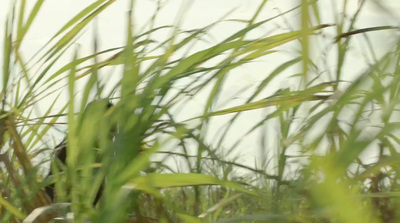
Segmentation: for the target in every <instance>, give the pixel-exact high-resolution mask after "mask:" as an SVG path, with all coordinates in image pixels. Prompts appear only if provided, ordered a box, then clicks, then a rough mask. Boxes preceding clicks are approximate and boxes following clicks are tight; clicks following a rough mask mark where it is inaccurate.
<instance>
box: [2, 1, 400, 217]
mask: <svg viewBox="0 0 400 223" xmlns="http://www.w3.org/2000/svg"><path fill="white" fill-rule="evenodd" d="M114 2H115V1H111V0H108V1H107V0H99V1H95V2H94V3H92V4H90V5H89V6H87V7H86V8H84V9H82V10H81V12H80V13H78V14H77V15H76V16H75V17H73V18H72V19H71V20H70V21H69V22H67V23H66V24H65V25H64V26H60V27H61V28H60V30H59V31H58V32H57V33H56V34H55V35H54V36H52V37H50V38H49V42H48V43H47V44H46V46H44V47H43V49H42V50H41V51H39V52H38V54H37V56H36V57H34V58H33V59H32V60H30V62H29V63H28V62H27V61H25V59H24V58H23V57H22V55H21V52H22V51H21V48H20V47H21V46H23V44H22V43H23V41H24V37H25V35H26V33H27V32H28V31H29V29H30V27H31V25H32V23H33V22H34V20H35V18H36V17H37V16H38V15H39V14H40V8H41V7H42V5H43V4H45V1H40V0H38V1H36V3H35V5H34V7H33V9H32V10H31V11H27V10H26V9H25V5H26V1H24V0H20V1H13V2H12V6H13V7H12V8H11V9H10V11H9V15H8V16H7V22H6V26H5V30H4V43H3V62H2V76H3V79H2V80H3V81H2V83H3V85H2V86H3V87H2V91H1V95H0V96H1V99H2V113H1V116H0V145H1V150H0V151H1V156H0V162H1V163H2V165H1V166H0V167H1V168H2V170H3V171H2V174H1V175H0V177H1V178H0V193H1V195H2V198H1V199H0V221H1V222H21V221H22V220H23V219H25V221H26V222H30V220H31V219H33V218H36V220H38V221H39V222H47V221H49V220H50V219H52V218H55V217H58V218H59V219H64V220H62V221H64V222H67V221H68V218H69V219H70V220H71V218H72V219H73V221H74V222H85V221H86V220H90V221H92V222H127V221H128V220H130V221H133V222H351V223H357V222H360V223H361V222H362V223H364V222H397V221H398V219H399V218H400V217H399V216H397V214H396V213H397V212H398V211H397V210H398V209H399V206H398V204H399V202H398V199H397V197H398V181H399V179H398V178H397V177H398V173H397V170H398V161H397V158H398V156H399V154H398V151H399V148H398V147H399V145H398V144H399V142H400V139H399V138H398V132H397V131H396V130H397V128H398V120H397V116H398V112H397V107H398V103H399V100H398V98H399V97H398V94H399V90H398V89H399V86H398V83H400V82H399V80H398V79H399V76H400V75H398V71H399V69H398V65H399V60H400V59H399V47H398V44H395V46H394V47H393V49H391V51H389V52H387V53H385V54H384V55H383V56H382V57H381V58H378V57H377V56H375V58H376V59H375V60H374V61H372V62H371V63H370V64H369V66H368V67H367V68H366V69H365V70H364V71H363V73H362V74H361V75H359V76H358V77H357V78H355V80H354V81H353V82H352V83H350V84H348V83H346V82H344V81H343V80H344V79H346V77H345V75H346V74H344V65H345V64H346V63H351V61H347V60H346V58H349V57H348V54H349V53H350V52H351V47H352V44H353V43H354V41H353V39H354V38H355V37H356V36H360V35H364V37H365V39H364V40H365V41H366V42H367V43H368V44H370V41H369V39H368V33H369V32H374V31H379V32H393V30H395V29H397V27H393V26H379V27H361V28H360V27H356V24H357V21H358V20H359V19H360V12H361V11H362V10H363V7H364V5H365V1H360V4H359V5H358V8H357V10H355V11H354V12H352V13H350V12H347V11H346V9H347V7H346V4H349V3H348V2H347V1H344V2H343V3H341V4H342V6H343V9H342V10H338V11H334V13H333V15H334V16H335V24H324V23H322V22H321V20H322V19H321V15H320V14H321V13H322V12H321V11H320V10H321V9H320V8H319V7H320V4H319V2H318V1H309V0H302V1H301V2H299V4H298V6H297V7H294V8H293V9H291V10H289V11H286V12H283V13H281V14H280V15H279V16H275V17H271V18H267V19H266V18H261V15H262V14H261V12H262V11H263V9H264V8H265V7H268V4H269V2H268V1H265V0H264V1H262V2H260V5H259V8H258V10H257V11H256V12H255V13H254V15H253V17H252V18H251V19H249V20H248V21H245V24H246V26H245V27H244V28H241V29H238V30H237V32H236V33H234V34H233V35H231V36H229V37H227V38H226V39H225V40H223V41H221V42H218V43H216V44H214V45H212V46H209V47H207V48H204V49H202V50H198V51H196V52H191V51H188V53H187V54H184V55H182V53H181V51H183V50H187V49H188V48H190V46H191V45H192V44H193V43H196V42H197V41H200V40H202V38H204V34H207V33H208V32H209V30H210V29H211V28H212V27H213V26H214V25H216V24H218V22H219V21H217V22H216V23H215V24H211V25H210V26H207V27H205V28H203V29H198V30H194V31H192V32H183V31H182V30H180V27H178V26H173V25H171V26H163V27H156V26H155V25H154V21H155V18H156V17H157V15H158V14H157V11H156V14H155V15H154V17H152V19H153V20H152V21H151V22H150V24H152V26H150V27H149V28H148V29H147V30H145V31H141V32H139V33H138V31H137V29H136V28H135V26H134V23H133V22H132V20H133V19H132V14H134V13H135V10H138V9H136V8H135V1H131V3H130V6H129V15H128V17H127V26H126V31H127V32H126V43H125V44H124V46H122V47H118V48H112V49H108V50H104V51H99V50H98V45H97V44H98V39H97V37H96V38H94V39H93V53H92V54H91V55H86V56H82V55H80V52H79V47H78V46H76V44H74V43H75V41H76V40H77V39H78V38H79V36H80V35H81V33H82V31H83V30H84V29H85V28H86V27H87V26H88V25H89V24H92V22H93V20H94V19H95V18H96V16H97V15H99V14H100V13H101V12H103V11H104V10H106V9H107V7H109V6H110V5H112V4H113V3H114ZM38 13H39V14H38ZM296 13H297V15H298V19H299V24H298V27H299V29H294V30H292V29H286V30H285V31H282V32H280V33H279V34H275V35H268V36H264V37H261V38H256V39H252V38H250V37H249V33H250V32H251V31H254V30H257V29H260V27H262V26H263V25H265V24H269V23H271V22H273V21H274V20H276V19H285V18H286V16H288V15H295V14H296ZM344 15H346V16H344ZM239 21H241V22H243V21H244V20H239ZM163 29H167V30H170V31H171V32H170V33H171V35H170V36H167V37H166V38H165V41H161V42H159V40H153V39H152V38H151V36H152V35H155V34H156V33H157V32H158V31H160V30H163ZM326 29H329V30H330V31H334V32H335V36H333V37H332V38H330V37H326V35H325V30H326ZM327 38H328V41H326V39H327ZM287 43H298V44H299V46H300V48H301V50H300V53H299V54H297V55H293V58H291V59H290V60H288V61H287V62H283V63H282V64H280V65H278V66H277V68H276V69H275V70H273V71H272V72H271V73H264V74H263V75H264V76H263V79H262V80H261V81H260V83H259V84H258V85H257V86H255V88H254V89H255V90H254V92H253V93H252V95H250V96H249V97H248V98H247V99H246V102H245V103H244V104H242V105H239V106H235V107H230V108H226V109H221V110H215V109H214V108H215V105H216V104H217V102H218V98H219V96H220V94H223V91H222V89H223V88H224V87H225V85H226V79H228V77H229V74H230V72H231V71H232V70H234V69H236V68H238V67H241V66H243V65H245V64H247V63H249V62H252V61H255V60H258V59H261V58H263V57H264V56H266V55H271V54H272V55H274V54H276V55H277V56H279V53H280V52H277V51H276V50H277V49H279V47H280V46H282V45H285V44H287ZM317 43H319V44H322V45H323V47H322V50H321V49H320V48H317V47H315V46H316V45H317ZM369 46H372V45H369ZM318 50H320V52H318V53H320V54H321V55H322V56H320V57H317V58H315V57H314V56H313V55H314V53H315V51H318ZM325 50H328V51H334V53H333V55H334V56H324V54H327V52H326V51H325ZM369 51H370V52H372V54H373V53H374V52H375V49H374V48H373V47H371V48H370V49H369ZM67 52H73V55H74V56H73V58H72V59H71V61H70V62H68V63H66V64H65V65H61V66H60V65H56V64H58V63H59V61H60V60H61V59H62V58H64V57H63V55H65V54H66V53H67ZM103 55H109V57H108V58H107V59H103V58H104V57H103ZM110 55H111V56H110ZM221 58H222V59H221ZM64 59H65V58H64ZM327 61H329V62H330V63H331V61H334V64H335V66H334V68H333V69H332V68H331V67H329V66H326V64H328V63H327ZM330 63H329V64H330ZM31 64H34V65H35V66H34V69H35V70H33V68H32V66H31ZM210 64H213V65H210ZM298 64H300V65H301V67H302V68H301V69H300V70H301V71H300V73H299V74H293V76H292V78H293V79H295V80H298V85H297V87H296V88H295V89H291V88H286V87H289V86H285V88H284V89H281V90H279V91H277V92H276V93H274V94H272V95H269V97H266V98H264V99H261V100H257V98H259V96H260V95H261V94H262V93H263V92H265V91H266V89H268V88H269V87H271V85H272V83H273V80H274V79H278V78H281V77H283V76H284V75H287V72H289V71H290V70H289V69H290V68H293V67H294V66H296V65H298ZM115 66H122V67H123V70H122V71H121V72H122V75H120V76H119V77H121V79H120V80H117V81H116V82H117V85H116V86H114V87H111V88H110V87H109V86H108V84H110V83H105V82H103V81H102V79H101V77H100V75H99V74H100V73H101V72H102V71H103V69H104V68H107V67H115ZM84 78H86V80H87V81H86V82H85V85H84V88H83V89H81V88H80V87H79V86H81V82H82V79H84ZM63 83H64V84H65V83H68V84H67V85H66V86H65V87H64V88H62V87H60V88H59V89H58V90H57V89H56V90H54V88H58V86H63ZM182 84H184V85H185V86H184V87H180V88H179V87H177V85H182ZM65 88H66V89H67V91H68V92H69V93H68V97H69V101H68V102H66V103H65V105H63V107H62V108H61V109H59V110H58V111H54V110H55V108H54V107H55V102H54V103H52V104H49V105H47V108H46V109H45V110H44V114H43V116H42V117H39V118H37V115H36V111H35V110H36V108H37V106H38V103H40V101H41V100H43V99H46V98H48V97H51V96H52V95H53V94H54V92H56V93H60V92H61V91H62V90H63V89H65ZM104 89H112V90H110V91H108V92H106V90H104ZM207 89H211V90H210V92H209V97H208V98H207V100H206V103H205V106H204V107H203V108H202V111H203V112H202V114H201V115H200V116H196V115H193V117H192V118H190V119H189V120H191V121H193V120H195V121H198V120H199V121H200V122H198V123H197V125H194V124H191V125H189V124H188V123H189V120H187V121H181V122H178V121H177V120H176V117H175V114H174V113H173V111H174V110H176V109H177V108H179V106H182V104H183V105H184V104H185V102H186V100H187V99H188V98H190V97H194V96H196V95H198V94H199V93H201V92H203V91H206V90H207ZM53 91H54V92H53ZM113 95H114V96H115V95H117V96H116V97H114V98H112V99H111V96H113ZM58 97H59V96H58ZM104 98H107V99H106V100H103V99H104ZM108 99H110V100H112V102H113V103H114V104H115V106H114V107H112V108H111V109H109V110H107V111H105V110H104V109H102V108H103V107H104V104H105V103H108ZM92 101H93V102H92ZM256 109H268V111H269V112H268V113H267V115H265V117H264V118H262V120H260V121H259V122H257V123H256V124H255V125H254V126H253V127H252V128H250V130H248V132H245V133H244V137H246V136H247V135H250V134H251V133H254V132H261V133H263V134H261V137H260V141H261V142H262V143H260V145H259V146H258V145H256V143H254V146H258V147H260V150H261V152H260V154H259V157H258V158H260V159H258V160H262V162H261V164H260V165H259V164H258V163H256V164H255V165H254V166H255V167H254V166H253V167H252V166H250V165H247V164H241V163H239V162H238V161H232V157H226V156H224V155H221V154H227V153H229V152H230V151H234V149H235V148H238V145H239V144H240V141H241V140H242V138H229V135H228V132H229V130H231V129H233V128H235V124H236V123H237V120H238V117H239V115H242V116H245V115H246V114H248V113H247V111H250V110H256ZM41 112H43V109H41ZM227 114H233V116H232V117H231V119H230V120H229V121H228V124H227V125H226V126H225V129H223V131H221V137H220V139H216V141H217V143H211V144H210V143H209V142H208V141H207V140H206V137H207V133H208V129H211V128H213V125H212V121H211V118H213V119H214V118H215V119H217V118H219V117H220V116H223V115H227ZM64 116H67V118H68V122H67V126H68V131H67V133H66V134H67V152H68V155H67V165H66V167H62V168H57V165H53V167H52V168H53V170H54V171H53V172H54V173H56V174H54V175H53V176H52V177H50V178H46V179H43V176H42V174H41V173H40V171H38V170H39V168H40V164H35V162H33V160H35V157H36V156H38V155H41V154H43V153H44V152H46V151H45V150H43V149H39V148H43V146H44V145H47V144H50V143H48V142H46V139H48V135H51V130H53V129H54V127H57V126H58V124H59V123H58V122H59V120H60V117H64ZM270 131H273V132H275V133H276V134H273V135H274V137H276V140H275V141H276V145H272V143H270V144H268V143H266V142H265V141H266V139H265V138H267V135H269V134H270ZM227 138H229V140H232V141H233V142H234V143H232V145H233V146H232V147H230V148H225V147H224V145H223V141H224V140H227ZM171 145H173V146H174V147H175V148H176V149H174V150H173V151H170V152H167V151H166V150H165V149H166V148H170V147H171ZM215 145H217V146H215ZM194 147H195V148H196V150H195V154H192V153H190V152H189V148H191V149H192V148H194ZM223 147H224V148H223ZM221 150H223V151H224V150H225V151H226V152H225V153H224V152H222V153H221V152H220V151H221ZM293 150H296V151H297V153H296V154H294V155H293V152H292V151H293ZM268 153H270V154H271V153H272V154H273V155H272V157H271V156H267V155H266V154H268ZM368 153H375V154H378V155H377V156H376V157H375V158H376V159H375V161H374V162H369V163H366V160H365V159H363V155H365V154H368ZM156 154H158V155H159V154H161V155H164V156H166V157H168V158H177V159H181V160H184V161H185V162H186V165H187V167H186V169H184V170H182V172H176V171H175V168H173V167H172V166H169V165H170V164H169V163H168V162H155V161H153V162H152V161H151V160H152V159H151V157H152V156H153V155H156ZM293 160H297V161H298V163H296V164H295V169H293V168H292V166H293V165H292V163H293V162H294V161H293ZM260 166H261V168H260ZM291 168H292V169H291ZM237 170H244V171H245V173H246V174H240V173H241V172H238V171H237ZM51 183H55V192H56V194H57V199H56V201H55V202H54V203H52V202H51V201H50V199H49V198H48V197H47V195H46V194H45V193H44V190H43V188H44V187H45V186H46V185H48V184H51ZM102 184H105V189H104V192H103V196H102V198H101V200H100V202H99V204H98V205H96V206H93V205H92V204H93V201H94V199H95V196H96V194H97V191H98V189H99V188H100V186H101V185H102ZM44 206H46V208H45V209H43V208H40V207H44ZM46 211H47V212H46ZM45 212H46V213H45ZM50 212H51V213H50ZM71 214H73V216H72V215H71ZM71 216H72V217H71Z"/></svg>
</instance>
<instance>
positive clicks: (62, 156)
mask: <svg viewBox="0 0 400 223" xmlns="http://www.w3.org/2000/svg"><path fill="white" fill-rule="evenodd" d="M104 100H106V99H103V100H101V101H95V102H91V103H89V104H88V106H87V107H86V109H85V111H84V112H86V111H87V110H88V108H89V107H90V106H91V105H93V103H98V102H104ZM104 105H106V106H104ZM104 105H103V106H102V107H104V109H105V111H107V110H108V109H110V108H111V107H113V104H111V103H109V102H108V100H107V104H105V103H104ZM111 131H113V132H112V133H110V134H109V135H110V137H113V136H114V134H115V132H114V131H115V129H112V130H111ZM97 144H98V143H97ZM67 145H68V143H67V140H66V139H64V140H63V141H62V142H61V143H60V144H58V145H57V146H56V147H55V149H54V153H53V157H52V161H51V164H50V170H49V172H48V174H47V176H46V178H47V179H48V178H49V177H51V176H53V171H52V169H53V168H52V166H54V165H57V167H59V168H58V169H62V167H65V168H68V166H67V162H66V161H67ZM60 164H62V165H60ZM54 187H55V184H54V183H53V184H50V185H48V186H46V187H45V191H46V193H47V195H48V196H49V197H50V198H51V200H52V201H53V202H54V201H55V193H54ZM103 189H104V182H103V183H102V184H101V186H100V188H99V190H98V192H97V194H96V197H95V199H94V202H93V205H95V204H97V202H98V201H99V200H100V198H101V195H102V193H103Z"/></svg>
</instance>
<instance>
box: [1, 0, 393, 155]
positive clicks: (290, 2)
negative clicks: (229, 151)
mask: <svg viewBox="0 0 400 223" xmlns="http://www.w3.org/2000/svg"><path fill="white" fill-rule="evenodd" d="M10 2H11V0H2V5H3V6H2V7H0V30H4V23H5V18H6V14H7V11H8V10H9V7H8V6H7V5H9V3H10ZM35 2H36V1H33V0H30V1H27V3H28V8H30V7H32V5H33V4H34V3H35ZM92 2H94V1H93V0H47V1H45V3H44V6H43V8H42V10H41V11H40V12H39V16H38V18H37V20H36V21H35V23H34V25H33V26H32V29H31V31H30V33H29V34H28V36H27V37H26V40H25V43H24V45H23V52H24V53H25V55H26V57H27V58H29V56H31V55H33V54H34V53H35V52H36V51H37V50H38V49H40V48H41V47H42V46H43V45H44V44H45V43H46V41H47V40H48V39H49V38H50V37H51V36H52V35H54V33H55V32H56V31H58V29H59V28H60V27H61V26H62V25H63V24H65V23H66V22H67V21H68V20H69V19H70V18H72V16H74V15H75V14H77V13H78V12H79V11H80V10H82V9H83V8H84V7H85V6H87V5H89V4H90V3H92ZM128 2H129V1H128V0H117V1H116V2H115V3H114V4H113V5H112V6H111V7H109V8H108V9H107V10H106V11H105V12H104V13H103V14H102V15H101V16H100V17H99V19H98V25H99V27H100V42H101V48H103V49H106V48H111V47H116V46H121V45H123V43H124V39H125V36H124V30H125V24H126V23H125V18H126V15H127V6H128ZM136 2H137V5H136V10H135V25H136V27H135V28H136V30H139V29H140V27H143V26H144V25H146V22H147V21H148V19H149V18H150V17H151V16H152V14H153V12H154V9H155V4H154V3H155V2H156V1H154V0H138V1H136ZM164 2H165V6H164V8H163V10H162V11H161V12H160V13H159V17H158V20H157V26H161V25H171V24H173V23H174V22H175V21H176V19H177V18H176V17H177V15H179V13H178V12H179V10H180V9H181V7H182V5H185V4H188V3H191V5H190V7H189V8H186V9H185V10H184V12H185V13H184V17H183V20H182V24H181V25H182V28H183V29H196V28H202V27H204V26H206V25H208V24H210V23H213V22H215V21H217V20H218V19H220V18H221V17H222V16H223V15H225V14H226V13H227V12H229V11H231V10H234V11H232V12H231V14H230V15H229V17H228V18H230V19H249V18H251V16H252V15H253V13H254V12H255V10H256V8H257V7H258V6H259V4H260V2H261V0H197V1H194V0H193V1H191V0H190V1H188V0H169V1H164ZM333 2H336V3H337V5H339V6H340V2H342V1H339V0H338V1H336V0H321V1H319V6H320V10H321V12H322V17H321V18H322V21H323V22H324V23H334V20H333V18H332V3H333ZM376 2H381V3H382V2H383V3H385V5H387V6H390V7H389V8H390V9H391V10H392V12H393V16H394V17H391V16H383V13H382V11H381V10H379V7H377V6H376V4H375V3H374V1H372V0H371V1H368V3H367V7H366V9H365V11H364V12H363V13H362V17H363V19H361V20H360V22H359V23H358V24H357V28H365V27H370V26H379V25H397V26H398V25H399V24H398V23H399V22H398V21H400V20H399V17H400V16H399V13H398V12H399V11H400V2H399V1H397V0H385V1H376ZM297 3H298V1H296V0H270V1H269V2H268V3H267V7H266V8H265V10H264V11H263V12H262V13H261V15H260V19H266V18H270V17H272V16H273V15H276V14H278V13H279V12H280V11H285V10H287V9H289V8H291V7H293V6H295V5H296V4H297ZM358 3H359V0H350V1H349V7H348V10H350V11H351V10H354V9H355V8H356V6H357V4H358ZM396 13H397V14H396ZM296 15H297V14H296V13H292V14H291V15H289V16H287V17H286V19H287V21H288V22H289V23H290V25H291V26H294V27H295V26H296V24H298V21H296V20H297V17H296ZM395 18H397V19H395ZM178 19H179V18H178ZM285 26H286V25H285V21H284V20H282V19H278V20H274V21H273V22H271V23H268V24H267V25H265V26H263V27H262V28H261V29H260V30H259V31H257V32H253V33H252V34H251V35H252V36H254V37H257V36H260V35H263V34H264V35H265V34H267V33H271V32H272V31H276V32H283V31H288V29H286V28H284V27H285ZM241 27H242V25H241V24H240V23H238V22H232V21H231V22H223V23H221V24H219V25H218V26H216V27H215V28H214V29H212V31H211V36H210V39H209V40H210V43H209V44H210V45H211V44H216V43H217V42H218V41H219V40H222V39H223V38H225V37H227V36H228V35H229V34H231V33H233V32H235V31H237V30H238V29H239V28H241ZM91 32H92V30H90V29H88V30H87V33H88V34H89V35H84V36H83V37H82V39H81V40H80V41H79V43H80V44H81V48H82V53H85V52H87V53H89V52H91V44H90V41H91V35H90V34H91ZM390 35H392V33H389V32H376V33H373V34H371V37H372V39H373V40H374V42H373V43H374V44H376V46H380V48H381V53H383V52H385V50H386V49H387V48H388V47H389V46H390V41H394V40H395V38H391V36H390ZM155 38H157V37H155ZM160 38H163V37H160ZM383 39H384V40H385V41H382V40H383ZM2 40H3V36H2V35H0V43H2ZM206 45H207V44H203V45H201V44H200V45H199V46H198V47H202V46H203V47H204V46H206ZM1 47H2V46H1ZM1 47H0V49H1ZM354 47H355V48H354V51H353V53H352V55H351V57H350V60H351V61H352V63H350V64H347V65H346V71H347V72H348V73H349V75H348V77H347V78H348V79H349V80H351V79H353V78H355V77H356V76H357V74H358V73H359V72H360V69H362V67H365V66H366V62H365V58H364V56H365V49H364V47H363V44H362V43H360V44H354ZM283 49H285V50H292V51H294V50H295V49H296V46H295V45H289V46H287V47H286V48H285V47H284V48H283ZM0 52H2V50H1V51H0ZM1 58H2V55H0V59H1ZM290 58H293V56H291V55H288V54H285V53H284V54H281V56H279V57H276V56H275V57H266V58H264V59H263V60H259V61H257V62H255V63H252V64H250V65H247V66H244V67H241V68H239V69H237V70H236V71H234V72H232V73H231V78H230V79H229V80H228V85H227V86H229V87H227V88H226V89H224V92H225V94H224V98H222V100H221V101H222V102H223V101H227V100H229V103H228V104H224V106H233V105H238V104H240V103H242V102H243V101H244V99H245V98H246V96H247V95H248V94H249V93H251V91H247V92H243V94H242V95H239V96H238V97H236V98H232V97H233V95H234V94H236V93H237V91H238V89H240V88H242V87H245V86H248V87H249V89H251V87H252V86H255V84H257V83H259V81H260V80H262V79H263V78H265V75H266V74H268V73H269V72H270V71H272V70H273V69H274V68H275V67H277V66H278V65H280V64H282V63H284V62H285V61H287V60H289V59H290ZM65 59H67V60H68V59H70V58H65ZM332 63H334V62H332ZM332 65H333V64H332ZM290 85H291V82H290V81H287V80H278V81H276V82H274V86H272V87H271V88H270V89H269V91H270V92H265V97H266V96H268V93H271V92H274V91H275V90H277V89H279V88H286V87H289V86H290ZM204 97H207V95H205V96H204ZM198 100H199V101H195V102H194V103H192V106H193V109H192V111H193V110H194V113H196V114H199V112H200V111H201V110H200V109H199V108H200V107H198V104H201V103H202V102H201V98H198ZM196 106H197V110H198V111H196ZM189 116H191V114H190V113H189ZM263 116H265V111H250V112H248V113H247V114H246V116H245V117H244V116H243V117H242V118H240V119H239V121H238V123H237V126H238V128H237V129H236V130H234V131H232V132H231V133H230V135H229V137H231V138H232V139H237V138H240V137H241V135H242V133H243V130H244V129H248V128H250V127H251V126H252V125H253V124H254V123H255V121H256V120H259V119H260V118H261V117H263ZM228 117H229V116H226V117H219V118H218V120H217V121H215V123H216V125H215V126H219V125H221V124H222V123H223V122H224V120H227V118H228ZM185 118H187V117H185V116H182V119H185ZM217 129H218V128H213V129H211V133H212V134H216V133H217V132H216V131H217ZM257 137H258V134H253V135H252V136H249V137H247V138H246V140H243V143H242V144H241V146H240V147H239V149H240V150H241V151H252V150H254V142H255V141H256V139H257ZM257 143H258V141H257ZM228 144H229V142H227V145H228ZM243 159H245V160H247V161H250V163H253V159H254V151H252V152H246V156H245V157H243ZM242 161H243V160H242Z"/></svg>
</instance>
